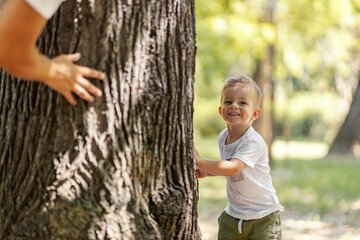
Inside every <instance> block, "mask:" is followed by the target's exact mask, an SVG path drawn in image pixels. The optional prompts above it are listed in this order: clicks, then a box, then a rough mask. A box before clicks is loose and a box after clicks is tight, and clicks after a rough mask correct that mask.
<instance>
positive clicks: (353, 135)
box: [328, 84, 360, 156]
mask: <svg viewBox="0 0 360 240" xmlns="http://www.w3.org/2000/svg"><path fill="white" fill-rule="evenodd" d="M359 148H360V84H358V86H357V88H356V91H355V94H354V98H353V100H352V103H351V106H350V109H349V113H348V114H347V115H346V118H345V121H344V123H343V125H342V126H341V128H340V130H339V132H338V134H337V135H336V137H335V139H334V142H333V143H332V145H331V147H330V150H329V153H328V156H331V155H349V154H354V155H356V154H359V152H360V149H359Z"/></svg>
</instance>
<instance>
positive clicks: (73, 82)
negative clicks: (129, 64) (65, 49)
mask: <svg viewBox="0 0 360 240" xmlns="http://www.w3.org/2000/svg"><path fill="white" fill-rule="evenodd" d="M80 57H81V55H80V53H74V54H62V55H59V56H57V57H55V58H53V59H51V66H50V76H51V77H50V78H48V79H44V80H43V82H44V83H45V84H46V85H48V86H49V87H50V88H52V89H54V90H55V91H58V92H59V93H61V94H62V95H63V96H64V97H65V98H66V100H67V101H68V102H69V103H70V104H72V105H75V104H76V100H75V98H74V96H73V94H72V93H74V94H76V95H78V96H79V97H80V98H82V99H84V100H86V101H88V102H92V101H93V100H94V97H93V96H96V97H100V96H101V95H102V92H101V90H100V89H99V88H97V87H95V86H94V85H93V84H92V83H91V82H90V81H89V80H88V79H86V78H96V79H100V80H103V79H104V78H105V74H104V73H102V72H99V71H97V70H94V69H92V68H88V67H84V66H79V65H76V64H74V63H75V62H76V61H78V60H79V59H80Z"/></svg>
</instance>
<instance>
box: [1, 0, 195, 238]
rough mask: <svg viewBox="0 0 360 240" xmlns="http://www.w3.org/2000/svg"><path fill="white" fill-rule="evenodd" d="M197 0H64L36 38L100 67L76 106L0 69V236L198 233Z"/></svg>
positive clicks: (50, 49) (46, 48)
mask: <svg viewBox="0 0 360 240" xmlns="http://www.w3.org/2000/svg"><path fill="white" fill-rule="evenodd" d="M194 18H195V11H194V1H193V0H172V1H158V0H151V1H146V0H122V1H120V0H118V1H114V0H97V1H94V0H92V1H90V0H82V1H72V0H68V1H66V2H65V3H64V4H63V5H62V6H61V8H60V9H59V11H58V13H57V14H56V15H55V16H54V17H53V18H52V19H51V20H50V21H49V23H48V25H47V26H46V29H45V30H44V32H43V34H42V36H41V37H40V39H39V41H38V45H39V48H40V49H41V51H42V52H43V53H44V54H46V55H48V56H56V55H58V54H60V53H70V52H75V51H79V52H81V53H82V59H81V61H80V64H83V65H87V66H90V67H93V68H96V69H99V70H102V71H104V72H106V74H107V78H106V80H105V81H104V82H98V81H94V83H95V84H97V85H98V86H100V88H102V89H103V92H104V94H103V97H101V98H100V99H96V100H95V101H94V102H93V103H86V102H84V101H81V100H79V101H78V104H77V105H76V106H75V107H72V106H71V105H70V104H68V103H67V102H66V101H65V99H64V98H63V97H62V96H60V95H59V94H57V93H55V92H54V91H52V90H51V89H49V88H47V87H46V86H45V85H43V84H38V83H34V82H26V81H19V80H17V79H14V78H13V77H11V76H9V75H8V74H6V73H5V72H0V74H1V75H0V84H1V88H0V236H1V237H0V239H199V238H200V236H199V231H198V225H197V210H196V205H197V192H196V181H195V179H194V162H193V154H192V144H193V137H192V135H193V128H192V113H193V105H192V103H193V81H194V69H195V68H194V66H195V51H196V49H195V29H194V28H195V26H194V24H195V23H194V22H195V19H194Z"/></svg>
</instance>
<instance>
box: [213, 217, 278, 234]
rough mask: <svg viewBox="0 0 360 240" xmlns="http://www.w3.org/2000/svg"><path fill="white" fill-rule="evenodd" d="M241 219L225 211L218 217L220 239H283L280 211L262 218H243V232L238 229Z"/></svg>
mask: <svg viewBox="0 0 360 240" xmlns="http://www.w3.org/2000/svg"><path fill="white" fill-rule="evenodd" d="M239 221H240V220H239V219H237V218H234V217H232V216H230V215H228V214H227V213H226V212H225V211H224V212H223V213H222V214H221V215H220V217H219V219H218V223H219V232H218V240H247V239H251V240H272V239H275V240H281V220H280V213H279V212H278V211H277V212H274V213H271V214H269V215H267V216H265V217H263V218H260V219H254V220H243V222H242V224H241V233H239V229H238V225H239Z"/></svg>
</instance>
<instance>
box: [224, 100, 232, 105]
mask: <svg viewBox="0 0 360 240" xmlns="http://www.w3.org/2000/svg"><path fill="white" fill-rule="evenodd" d="M224 104H225V105H229V104H232V102H231V101H225V102H224Z"/></svg>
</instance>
